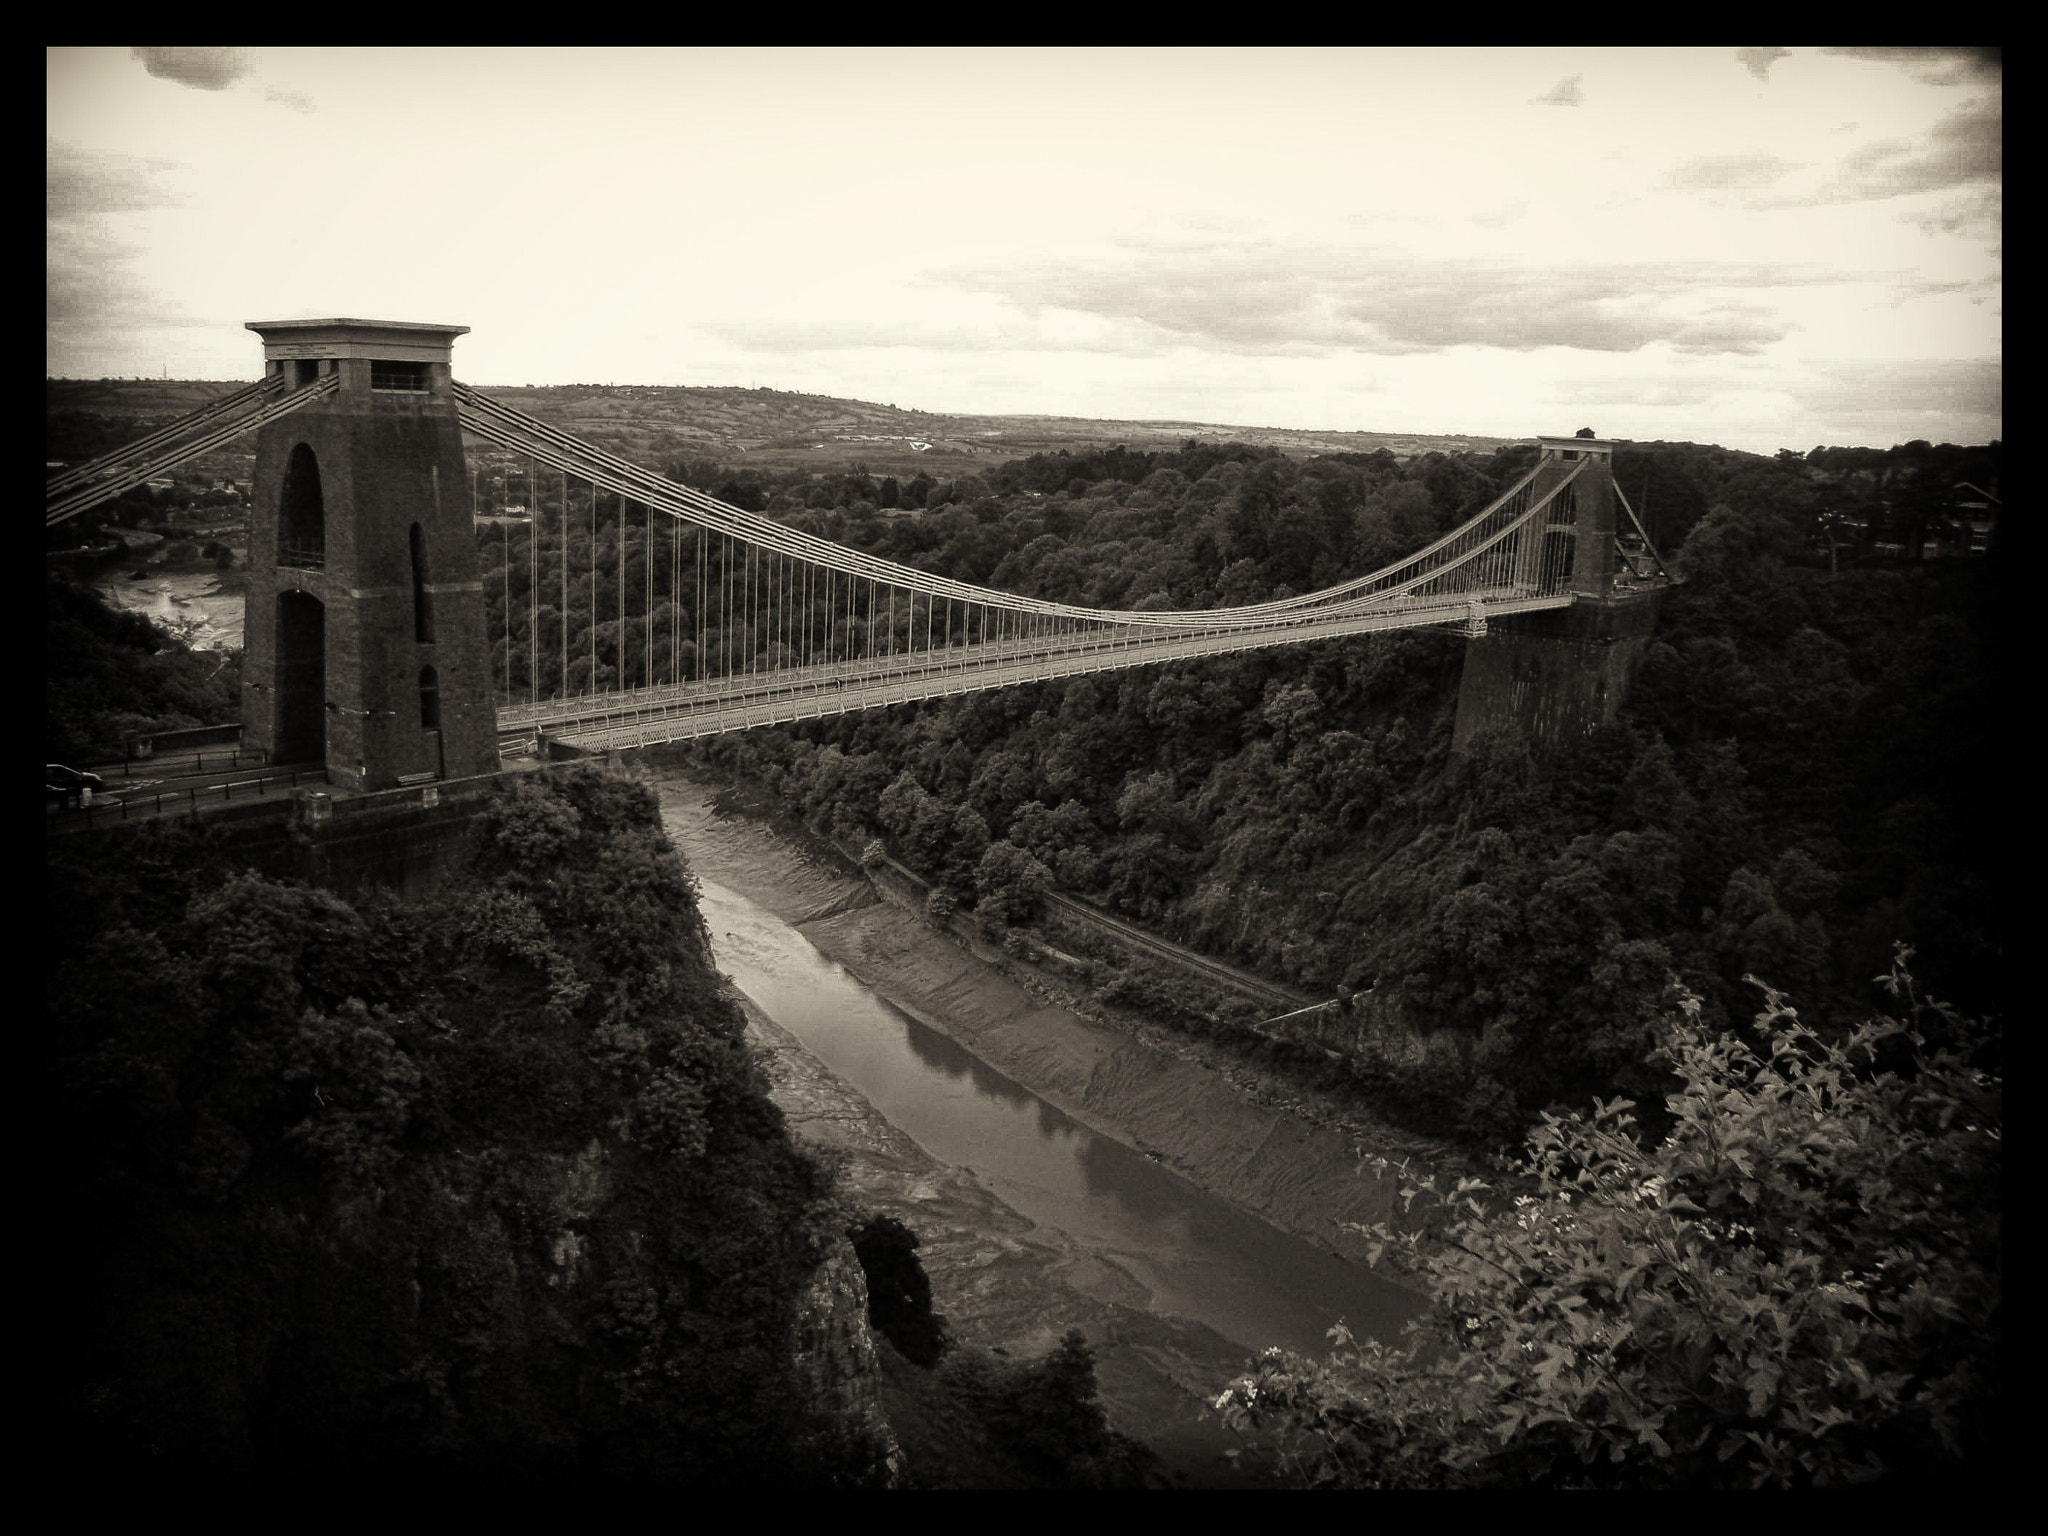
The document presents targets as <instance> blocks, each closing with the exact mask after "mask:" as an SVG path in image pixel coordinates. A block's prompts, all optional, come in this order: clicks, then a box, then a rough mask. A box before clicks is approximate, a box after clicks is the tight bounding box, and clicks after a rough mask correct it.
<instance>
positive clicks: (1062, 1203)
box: [660, 779, 1423, 1465]
mask: <svg viewBox="0 0 2048 1536" xmlns="http://www.w3.org/2000/svg"><path fill="white" fill-rule="evenodd" d="M660 795H661V799H662V804H663V814H664V821H665V823H666V825H667V827H668V830H669V832H670V835H671V837H673V838H674V839H675V841H676V843H677V844H678V846H679V847H680V848H681V849H682V850H683V853H684V855H685V857H686V858H687V859H688V860H689V862H690V864H691V867H692V869H693V871H694V872H695V873H696V875H697V878H698V880H699V883H700V886H701V901H700V905H701V909H702V911H703V913H704V917H705V920H706V922H707V924H708V925H709V928H710V933H711V941H712V947H713V952H714V955H715V957H716V960H717V964H718V966H719V968H720V969H721V970H722V971H723V972H724V973H725V974H726V975H727V976H728V977H730V978H731V980H732V981H733V983H734V985H735V986H736V987H737V988H738V990H739V991H740V992H741V993H742V994H744V996H745V998H746V999H747V1000H748V1002H749V1003H750V1004H751V1005H752V1007H751V1009H750V1014H751V1016H752V1017H753V1018H754V1020H755V1026H756V1033H757V1035H758V1037H759V1038H760V1039H761V1041H762V1042H763V1043H764V1044H766V1045H768V1046H769V1047H770V1049H771V1050H773V1051H774V1052H775V1053H776V1056H777V1070H776V1074H775V1075H776V1077H777V1080H778V1081H777V1099H778V1102H780V1103H782V1104H783V1107H784V1109H785V1112H786V1113H789V1114H790V1117H791V1120H792V1124H793V1126H794V1127H795V1129H796V1130H797V1131H798V1133H799V1134H800V1135H804V1136H806V1137H809V1138H811V1139H814V1140H818V1141H822V1142H824V1143H826V1144H828V1145H832V1146H835V1147H837V1148H838V1149H839V1150H840V1155H841V1156H843V1157H846V1158H847V1159H848V1160H849V1166H848V1169H847V1174H846V1176H847V1178H848V1179H849V1181H850V1182H851V1185H852V1186H853V1189H854V1192H855V1194H856V1195H857V1197H858V1198H859V1199H860V1200H861V1201H862V1202H864V1203H865V1204H866V1205H867V1206H868V1207H869V1208H880V1209H886V1210H888V1211H889V1213H890V1214H892V1215H896V1216H898V1217H899V1219H901V1220H903V1221H905V1222H906V1224H908V1225H909V1226H910V1227H911V1228H912V1229H913V1230H915V1231H917V1232H919V1233H920V1235H921V1236H922V1237H923V1238H924V1239H925V1247H924V1250H923V1257H924V1259H925V1262H926V1266H927V1269H928V1271H929V1272H930V1273H931V1275H932V1281H933V1289H934V1298H935V1303H936V1305H937V1307H938V1310H940V1311H941V1312H943V1313H945V1314H946V1315H947V1316H948V1318H949V1319H950V1320H951V1321H952V1322H953V1325H954V1327H955V1330H956V1332H958V1333H959V1334H960V1335H961V1337H963V1338H965V1339H967V1340H968V1341H969V1342H973V1343H979V1344H983V1345H989V1346H995V1347H999V1348H1006V1349H1007V1350H1009V1352H1011V1353H1012V1354H1019V1355H1021V1354H1024V1353H1035V1352H1037V1351H1040V1350H1042V1349H1043V1348H1044V1347H1045V1346H1046V1345H1048V1344H1049V1343H1050V1342H1051V1341H1052V1340H1053V1339H1054V1338H1056V1337H1057V1336H1058V1333H1059V1332H1061V1331H1063V1330H1064V1328H1065V1327H1066V1326H1078V1327H1081V1328H1082V1330H1083V1331H1084V1332H1086V1333H1088V1334H1089V1336H1090V1339H1091V1342H1092V1343H1093V1344H1094V1345H1095V1348H1096V1351H1097V1357H1098V1374H1099V1377H1100V1379H1101V1382H1102V1389H1103V1396H1104V1399H1105V1402H1106V1403H1108V1404H1109V1406H1110V1409H1111V1413H1112V1418H1113V1419H1115V1420H1116V1421H1117V1422H1118V1424H1119V1427H1121V1428H1124V1429H1125V1430H1126V1431H1127V1432H1129V1433H1132V1434H1135V1435H1137V1436H1139V1438H1141V1439H1145V1440H1147V1441H1148V1442H1149V1443H1152V1444H1153V1445H1154V1446H1155V1447H1156V1448H1161V1449H1162V1451H1163V1453H1165V1454H1167V1455H1168V1457H1169V1459H1170V1460H1171V1459H1174V1458H1175V1455H1176V1453H1178V1454H1179V1458H1180V1459H1181V1461H1182V1463H1183V1465H1187V1464H1191V1463H1193V1462H1197V1461H1199V1460H1200V1459H1201V1458H1202V1457H1204V1456H1207V1457H1209V1458H1211V1459H1213V1458H1214V1456H1215V1454H1216V1452H1217V1451H1218V1450H1219V1449H1220V1448H1221V1446H1222V1445H1223V1444H1224V1443H1225V1442H1224V1441H1223V1439H1222V1437H1221V1432H1220V1431H1219V1430H1218V1429H1217V1428H1216V1427H1215V1425H1214V1424H1213V1422H1211V1423H1210V1424H1208V1425H1207V1426H1206V1427H1205V1426H1204V1425H1203V1424H1202V1422H1201V1405H1202V1402H1203V1401H1204V1400H1205V1399H1207V1398H1209V1397H1213V1396H1214V1395H1215V1393H1216V1392H1218V1391H1220V1390H1221V1388H1222V1386H1223V1385H1224V1383H1225V1382H1226V1381H1227V1380H1228V1379H1229V1378H1230V1377H1231V1376H1232V1375H1234V1374H1236V1373H1237V1372H1238V1371H1239V1370H1241V1369H1242V1368H1243V1366H1244V1364H1245V1362H1246V1360H1247V1359H1248V1358H1249V1357H1250V1356H1252V1355H1254V1354H1256V1353H1257V1352H1258V1351H1259V1350H1261V1349H1263V1348H1265V1347H1267V1346H1269V1345H1276V1344H1277V1345H1281V1346H1284V1347H1287V1348H1290V1349H1294V1350H1299V1351H1303V1352H1309V1353H1319V1352H1321V1350H1323V1349H1324V1348H1326V1347H1327V1343H1326V1332H1327V1330H1328V1328H1329V1327H1330V1325H1331V1324H1332V1323H1333V1322H1335V1321H1337V1320H1338V1319H1340V1318H1342V1319H1343V1320H1345V1322H1346V1323H1347V1325H1348V1326H1350V1327H1351V1328H1352V1329H1353V1330H1354V1331H1355V1332H1359V1333H1373V1334H1377V1335H1380V1336H1382V1337H1387V1338H1392V1337H1394V1336H1395V1335H1396V1334H1398V1332H1399V1329H1400V1325H1401V1324H1402V1323H1403V1322H1404V1321H1405V1320H1406V1319H1407V1318H1409V1317H1411V1316H1413V1315H1414V1314H1415V1313H1416V1312H1417V1311H1418V1310H1419V1309H1420V1308H1421V1306H1422V1304H1423V1303H1422V1299H1421V1298H1420V1297H1418V1296H1417V1295H1415V1294H1414V1293H1413V1292H1411V1291H1408V1290H1406V1289H1403V1288H1402V1287H1399V1286H1397V1285H1394V1284H1392V1283H1391V1282H1389V1281H1388V1280H1386V1279H1384V1278H1382V1277H1380V1276H1378V1275H1376V1274H1374V1273H1373V1272H1372V1271H1371V1270H1369V1269H1367V1268H1365V1267H1364V1266H1363V1265H1360V1264H1357V1263H1353V1262H1348V1261H1346V1260H1344V1259H1341V1258H1339V1257H1337V1256H1335V1255H1334V1254H1333V1253H1331V1252H1329V1251H1326V1250H1325V1248H1323V1247H1321V1246H1318V1245H1316V1244H1313V1243H1311V1242H1308V1241H1305V1240H1304V1239H1303V1238H1301V1237H1299V1236H1296V1235H1293V1234H1292V1233H1289V1232H1286V1231H1282V1230H1279V1229H1277V1228H1276V1227H1274V1226H1272V1225H1269V1224H1268V1223H1267V1222H1265V1221H1262V1220H1260V1219H1259V1218H1258V1217H1257V1216H1254V1215H1251V1214H1248V1213H1247V1212H1246V1211H1245V1210H1242V1209H1240V1208H1238V1207H1237V1206H1235V1205H1232V1204H1230V1203H1228V1202H1226V1201H1225V1200H1223V1199H1220V1198H1218V1196H1216V1195H1215V1194H1212V1193H1210V1192H1208V1191H1207V1190H1205V1189H1203V1188H1201V1187H1200V1186H1199V1185H1198V1184H1196V1183H1195V1182H1193V1181H1192V1180H1190V1179H1189V1178H1187V1177H1184V1176H1183V1175H1182V1174H1181V1173H1180V1172H1177V1171H1176V1170H1175V1169H1174V1168H1172V1167H1169V1166H1167V1165H1166V1163H1165V1162H1164V1161H1163V1159H1162V1157H1161V1156H1160V1155H1158V1154H1156V1153H1154V1154H1152V1155H1148V1153H1147V1152H1145V1151H1140V1150H1138V1149H1137V1148H1136V1147H1135V1146H1133V1145H1129V1144H1127V1142H1128V1141H1129V1140H1131V1139H1132V1138H1130V1137H1120V1136H1118V1135H1117V1134H1113V1133H1112V1132H1113V1131H1114V1129H1115V1128H1113V1127H1111V1126H1109V1125H1107V1124H1105V1123H1104V1122H1103V1121H1102V1120H1101V1119H1099V1118H1097V1119H1096V1124H1095V1126H1094V1127H1093V1128H1091V1126H1090V1125H1087V1124H1083V1123H1082V1122H1081V1120H1079V1119H1077V1118H1076V1116H1075V1115H1073V1114H1070V1113H1068V1112H1067V1110H1066V1109H1063V1108H1062V1107H1061V1106H1060V1105H1059V1104H1057V1103H1054V1102H1052V1101H1051V1100H1050V1099H1049V1098H1048V1097H1047V1096H1045V1095H1044V1094H1041V1093H1039V1092H1036V1091H1034V1090H1033V1089H1032V1088H1031V1087H1027V1086H1026V1085H1025V1084H1024V1083H1022V1082H1020V1081H1019V1080H1018V1078H1017V1077H1016V1076H1013V1075H1012V1074H1010V1073H1008V1072H1005V1071H1003V1070H1000V1069H999V1068H997V1067H996V1066H993V1065H991V1064H990V1063H989V1062H988V1061H987V1060H985V1059H983V1057H982V1056H980V1055H977V1054H976V1053H975V1052H974V1051H973V1050H970V1049H969V1047H968V1045H967V1044H963V1043H962V1039H963V1038H965V1039H970V1040H972V1039H975V1038H976V1036H977V1031H976V1030H975V1029H973V1028H967V1029H960V1028H942V1027H936V1026H943V1025H946V1024H947V1022H948V1018H947V1011H937V1012H934V1011H933V1010H931V1009H930V1008H929V1007H927V1008H924V1009H921V1010H920V1011H921V1012H923V1013H924V1014H925V1018H924V1020H922V1021H921V1020H920V1019H919V1018H917V1017H913V1016H912V1015H911V1014H910V1013H909V1012H907V1011H905V1009H904V1008H900V1007H897V1006H895V1005H894V1004H893V1003H892V1002H891V1001H890V1000H889V999H888V998H887V997H886V996H884V995H882V993H881V992H880V991H878V990H877V988H876V987H875V986H870V985H869V984H868V981H864V980H863V979H862V978H861V976H859V975H856V974H855V973H854V972H853V971H852V970H850V969H849V968H848V966H847V965H846V964H844V963H842V960H847V959H851V960H854V961H856V962H857V963H863V967H864V969H865V970H866V971H867V973H868V977H869V980H873V981H877V982H879V983H881V984H882V985H884V986H886V987H888V988H889V990H891V991H894V992H896V993H897V994H898V996H899V999H900V1000H907V1001H912V1002H913V1004H914V1003H915V1001H916V1000H918V999H919V998H920V996H921V994H928V993H929V992H930V991H931V990H932V989H933V988H934V987H936V988H937V989H938V990H939V991H940V992H941V993H942V994H943V995H944V996H945V998H946V999H947V1008H948V1010H949V1011H950V1013H951V1015H952V1017H953V1018H954V1019H955V1020H972V1021H973V1022H975V1023H977V1024H979V1025H981V1026H983V1027H984V1028H985V1027H986V1026H987V1025H988V1024H989V1022H990V1019H991V1016H992V1015H1002V1016H1005V1021H1006V1022H1007V1023H1009V1024H1011V1025H1013V1026H1014V1025H1016V1024H1018V1023H1019V1022H1020V1021H1019V1019H1018V1018H1016V1017H1014V1016H1015V1015H1018V1014H1020V1013H1024V1014H1028V1015H1029V1017H1028V1018H1025V1019H1023V1020H1022V1021H1021V1022H1023V1023H1025V1024H1028V1025H1030V1026H1032V1028H1033V1029H1034V1030H1035V1032H1037V1033H1039V1034H1041V1035H1043V1036H1045V1037H1046V1038H1049V1039H1057V1040H1060V1041H1061V1042H1062V1044H1061V1049H1062V1051H1063V1052H1064V1053H1065V1054H1066V1055H1067V1056H1069V1057H1072V1056H1075V1055H1077V1054H1078V1055H1080V1056H1082V1057H1084V1058H1086V1059H1087V1060H1088V1061H1090V1062H1091V1063H1092V1071H1091V1073H1090V1076H1091V1077H1092V1078H1099V1077H1102V1076H1103V1075H1104V1074H1105V1070H1106V1071H1107V1075H1108V1076H1109V1077H1110V1078H1113V1079H1116V1080H1118V1081H1120V1082H1121V1081H1126V1080H1128V1079H1130V1078H1131V1077H1132V1076H1133V1074H1134V1073H1136V1074H1139V1075H1143V1074H1145V1073H1146V1072H1147V1071H1148V1069H1155V1064H1153V1063H1150V1062H1148V1061H1147V1060H1146V1059H1145V1058H1146V1055H1147V1053H1146V1052H1145V1050H1144V1048H1143V1047H1142V1046H1140V1045H1137V1044H1136V1043H1134V1042H1133V1041H1132V1040H1130V1039H1129V1038H1128V1037H1125V1036H1122V1035H1119V1034H1117V1033H1116V1032H1114V1031H1111V1030H1109V1029H1107V1028H1105V1027H1104V1026H1101V1025H1097V1024H1093V1023H1091V1022H1089V1021H1087V1020H1083V1019H1079V1018H1077V1017H1076V1016H1075V1015H1073V1014H1071V1013H1065V1012H1061V1011H1059V1010H1052V1009H1046V1008H1043V1007H1039V1006H1036V1005H1033V1004H1031V1003H1030V1001H1029V1000H1028V999H1023V998H1021V996H1020V994H1018V993H1017V992H1016V989H1015V988H1014V987H1013V986H1012V985H1011V984H1010V983H1009V982H1007V981H1006V980H1005V979H1004V978H1002V977H1000V976H998V975H997V974H995V973H994V972H993V971H990V970H988V969H987V968H986V967H981V966H979V965H978V963H977V962H974V961H972V960H971V958H969V957H967V956H964V955H963V954H962V953H961V952H960V950H959V949H958V948H957V946H955V945H954V944H952V943H951V942H950V941H949V940H947V939H945V938H944V937H943V936H941V935H938V934H936V933H933V932H931V931H929V930H928V929H926V928H924V926H923V925H922V924H920V923H918V922H917V921H916V919H915V918H914V917H912V916H911V915H910V914H908V913H906V912H903V911H902V910H900V909H897V908H893V907H889V906H887V905H886V904H878V903H876V902H875V901H874V899H873V897H872V894H871V893H870V892H868V891H867V889H866V887H865V883H864V882H863V881H861V880H860V879H859V878H858V877H857V876H855V875H853V874H851V873H850V872H849V871H847V870H846V869H845V868H844V867H843V866H842V865H840V864H839V863H838V861H837V860H836V858H835V857H834V856H831V855H829V854H822V853H820V851H818V850H816V849H815V848H814V847H808V846H806V841H805V840H804V839H802V838H801V837H798V836H793V835H790V834H789V833H787V832H786V831H784V832H778V831H777V830H776V829H774V828H772V827H769V826H767V825H764V824H763V823H761V822H759V821H756V820H753V819H750V818H745V817H738V816H724V815H719V814H716V813H715V812H713V811H712V810H711V808H710V806H709V805H708V804H707V801H708V799H709V795H710V792H709V791H708V790H707V788H706V787H705V786H703V785H700V784H694V783H691V782H689V781H687V780H681V781H677V780H674V779H670V780H669V781H667V782H665V783H663V784H662V785H661V786H660ZM877 935H886V937H887V939H888V944H887V946H886V951H887V962H886V964H881V965H879V966H878V964H877V962H876V955H877V953H878V950H877V946H876V945H875V944H874V943H872V942H867V941H871V940H873V939H874V938H875V937H876V936H877ZM814 939H815V940H816V942H814ZM821 946H823V947H822V948H821ZM827 950H832V951H836V952H837V954H836V956H835V954H833V953H828V952H827ZM977 971H978V972H979V973H980V974H977ZM924 1000H925V1001H926V1002H927V1003H928V1002H929V998H928V996H927V997H925V998H924ZM1055 1015H1056V1016H1055ZM956 1035H957V1036H960V1037H961V1038H955V1036H956ZM987 1038H993V1037H987ZM1184 1070H1185V1069H1184V1068H1182V1067H1181V1066H1180V1065H1179V1064H1177V1063H1174V1062H1171V1061H1170V1060H1161V1061H1159V1062H1158V1063H1156V1072H1157V1073H1158V1074H1159V1077H1158V1083H1157V1084H1156V1091H1155V1092H1154V1094H1153V1095H1152V1097H1154V1098H1156V1097H1157V1091H1165V1092H1167V1093H1168V1095H1169V1096H1172V1090H1173V1089H1174V1087H1175V1085H1176V1084H1177V1083H1178V1082H1179V1081H1180V1079H1179V1078H1178V1077H1176V1076H1175V1074H1176V1073H1179V1072H1184ZM1052 1075H1053V1076H1055V1077H1057V1076H1058V1074H1056V1073H1055V1074H1052ZM1132 1102H1141V1103H1142V1102H1150V1100H1148V1099H1147V1098H1146V1096H1145V1095H1144V1094H1143V1093H1140V1094H1139V1095H1138V1096H1137V1098H1135V1099H1133V1100H1132ZM1184 1102H1185V1098H1184ZM1076 1107H1077V1108H1078V1107H1080V1106H1079V1104H1078V1103H1077V1105H1076ZM1186 1109H1187V1111H1188V1112H1189V1113H1194V1114H1200V1113H1202V1106H1201V1104H1200V1103H1199V1102H1195V1103H1186ZM1171 1113H1172V1111H1171V1108H1170V1106H1169V1107H1168V1114H1169V1115H1171ZM1210 1118H1211V1119H1213V1118H1214V1117H1213V1116H1211V1117H1210ZM1248 1123H1250V1122H1248ZM1271 1139H1272V1138H1271V1137H1270V1135H1269V1134H1267V1133H1264V1132H1261V1133H1260V1140H1261V1144H1262V1145H1263V1143H1264V1142H1266V1141H1269V1140H1271ZM1258 1150H1259V1148H1257V1147H1253V1148H1246V1149H1244V1151H1245V1152H1246V1153H1247V1154H1252V1153H1256V1152H1257V1151H1258ZM1270 1150H1272V1151H1274V1153H1275V1155H1284V1154H1285V1153H1286V1151H1287V1148H1286V1147H1278V1148H1272V1149H1270ZM1297 1151H1298V1149H1297ZM1304 1155H1311V1156H1324V1157H1327V1156H1328V1152H1327V1150H1323V1151H1320V1152H1310V1153H1308V1154H1304ZM1273 1172H1276V1173H1279V1172H1284V1170H1273ZM1343 1176H1344V1175H1343V1172H1342V1170H1339V1172H1338V1174H1337V1177H1340V1178H1341V1177H1343ZM1350 1177H1351V1178H1355V1177H1356V1176H1355V1174H1354V1175H1350Z"/></svg>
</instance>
